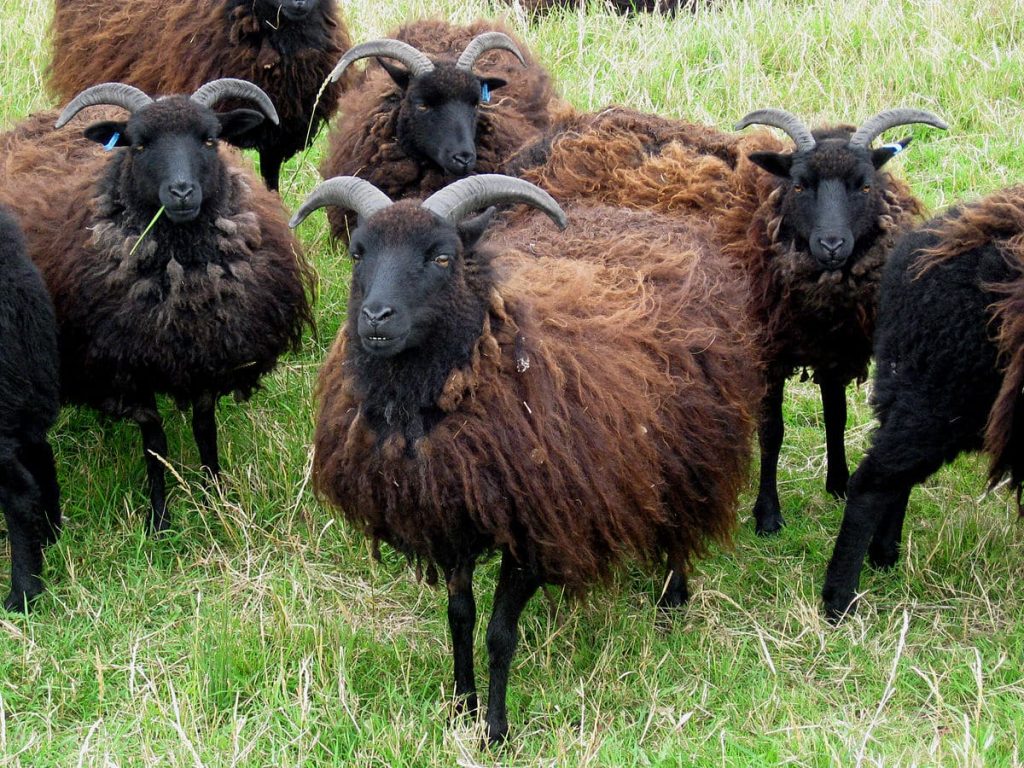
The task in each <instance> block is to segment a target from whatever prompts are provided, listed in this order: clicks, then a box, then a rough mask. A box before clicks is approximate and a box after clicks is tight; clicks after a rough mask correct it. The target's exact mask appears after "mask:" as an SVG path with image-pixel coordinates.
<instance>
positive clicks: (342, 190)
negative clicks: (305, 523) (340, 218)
mask: <svg viewBox="0 0 1024 768" xmlns="http://www.w3.org/2000/svg"><path fill="white" fill-rule="evenodd" d="M325 205H337V206H339V207H341V208H347V209H349V210H351V211H355V212H356V213H357V214H358V215H359V217H360V218H361V219H367V218H369V217H370V216H373V214H375V213H376V212H377V211H379V210H381V209H383V208H387V207H388V206H389V205H391V198H390V197H388V196H387V195H385V194H384V193H383V192H381V191H380V190H379V189H377V188H376V187H375V186H373V184H371V183H370V182H368V181H366V180H365V179H360V178H357V177H355V176H335V177H334V178H333V179H328V180H327V181H325V182H323V183H322V184H320V185H319V186H317V187H316V189H314V190H313V191H312V192H310V193H309V197H307V198H306V200H305V202H304V203H303V204H302V205H301V206H300V207H299V210H297V211H296V212H295V215H294V216H292V218H291V221H289V222H288V226H289V227H291V228H292V229H295V227H297V226H299V224H301V223H302V220H303V219H305V218H306V217H307V216H309V214H311V213H312V212H313V211H315V210H316V209H317V208H323V207H324V206H325Z"/></svg>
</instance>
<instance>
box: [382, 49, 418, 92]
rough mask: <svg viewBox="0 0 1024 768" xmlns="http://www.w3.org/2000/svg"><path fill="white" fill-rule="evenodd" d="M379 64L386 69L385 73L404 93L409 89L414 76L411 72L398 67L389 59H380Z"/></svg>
mask: <svg viewBox="0 0 1024 768" xmlns="http://www.w3.org/2000/svg"><path fill="white" fill-rule="evenodd" d="M377 63H378V64H380V65H381V66H382V67H384V71H385V72H387V73H388V74H389V75H390V76H391V79H392V80H394V81H395V85H397V86H398V87H399V88H401V89H402V90H403V91H404V90H406V89H407V88H408V87H409V80H411V79H412V74H411V73H410V72H409V70H407V69H402V68H401V67H396V66H395V65H394V64H392V63H391V62H389V61H388V60H387V59H383V58H379V57H378V59H377Z"/></svg>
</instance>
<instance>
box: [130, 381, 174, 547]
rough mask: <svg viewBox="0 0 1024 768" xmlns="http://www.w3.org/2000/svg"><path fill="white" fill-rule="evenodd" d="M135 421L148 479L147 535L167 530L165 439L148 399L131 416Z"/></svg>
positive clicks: (159, 421)
mask: <svg viewBox="0 0 1024 768" xmlns="http://www.w3.org/2000/svg"><path fill="white" fill-rule="evenodd" d="M135 421H136V423H137V424H138V425H139V429H140V430H141V432H142V451H143V455H144V456H145V459H146V475H147V477H148V479H149V502H150V506H151V510H150V516H149V532H150V533H151V534H155V533H159V532H160V531H164V530H166V529H167V526H168V525H169V523H170V520H169V518H168V515H167V488H166V478H165V477H164V460H165V457H166V456H167V435H165V434H164V423H163V420H162V419H161V418H160V412H159V411H157V409H156V399H155V398H152V397H151V398H150V400H149V402H148V403H146V404H144V405H143V407H141V408H139V409H138V410H137V411H136V413H135Z"/></svg>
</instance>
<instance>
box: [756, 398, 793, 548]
mask: <svg viewBox="0 0 1024 768" xmlns="http://www.w3.org/2000/svg"><path fill="white" fill-rule="evenodd" d="M785 387H786V380H785V379H775V380H772V381H770V382H769V383H768V391H767V392H766V393H765V396H764V400H762V401H761V423H760V425H759V428H758V439H759V440H760V443H761V479H760V484H759V487H758V491H757V501H756V502H754V520H755V521H756V524H757V526H756V529H757V533H758V535H760V536H768V535H770V534H773V533H776V532H777V531H779V530H780V529H781V528H782V526H783V525H784V523H785V521H784V520H783V519H782V510H781V509H780V508H779V490H778V486H777V484H776V483H777V480H776V475H777V472H778V467H779V451H780V450H782V436H783V434H784V432H785V426H784V425H783V423H782V394H783V391H784V390H785Z"/></svg>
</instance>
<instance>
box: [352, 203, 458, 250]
mask: <svg viewBox="0 0 1024 768" xmlns="http://www.w3.org/2000/svg"><path fill="white" fill-rule="evenodd" d="M364 226H365V228H366V231H367V234H369V235H371V236H372V237H373V238H374V239H375V240H377V241H378V242H381V243H386V244H387V245H392V246H393V245H406V244H409V243H414V242H416V241H418V240H420V239H421V238H424V237H426V236H429V235H430V234H431V233H432V232H434V231H435V230H437V229H438V228H443V227H445V226H451V225H445V224H444V223H443V222H441V221H440V220H439V219H438V218H437V216H435V215H434V214H433V213H431V212H430V211H428V210H426V209H425V208H421V207H420V203H419V201H418V200H400V201H398V202H397V203H395V204H394V205H390V206H388V207H387V208H385V209H384V210H382V211H379V212H377V213H375V214H374V215H373V216H372V217H370V220H369V221H368V222H367V223H366V224H365V225H364Z"/></svg>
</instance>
